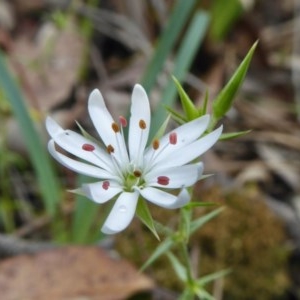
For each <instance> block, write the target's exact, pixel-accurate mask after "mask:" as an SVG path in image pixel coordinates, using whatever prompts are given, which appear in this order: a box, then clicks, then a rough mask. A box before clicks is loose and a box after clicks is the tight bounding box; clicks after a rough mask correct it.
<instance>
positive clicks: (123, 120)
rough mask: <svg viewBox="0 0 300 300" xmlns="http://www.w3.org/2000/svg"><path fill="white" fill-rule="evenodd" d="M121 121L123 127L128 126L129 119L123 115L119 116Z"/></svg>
mask: <svg viewBox="0 0 300 300" xmlns="http://www.w3.org/2000/svg"><path fill="white" fill-rule="evenodd" d="M119 121H120V124H121V126H122V127H127V120H126V119H125V118H124V117H123V116H120V117H119Z"/></svg>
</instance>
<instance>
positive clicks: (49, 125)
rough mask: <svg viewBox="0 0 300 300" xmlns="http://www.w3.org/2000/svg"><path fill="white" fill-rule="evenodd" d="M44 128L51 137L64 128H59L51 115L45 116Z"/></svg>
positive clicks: (61, 131)
mask: <svg viewBox="0 0 300 300" xmlns="http://www.w3.org/2000/svg"><path fill="white" fill-rule="evenodd" d="M45 124H46V129H47V131H48V133H49V134H50V136H51V137H53V136H56V135H57V134H60V133H63V132H64V129H63V128H61V127H60V126H59V125H58V124H57V123H56V122H55V121H54V119H52V118H51V117H49V116H48V117H47V118H46V122H45Z"/></svg>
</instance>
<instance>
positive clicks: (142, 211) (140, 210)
mask: <svg viewBox="0 0 300 300" xmlns="http://www.w3.org/2000/svg"><path fill="white" fill-rule="evenodd" d="M136 214H137V216H138V217H139V219H140V220H141V221H142V222H143V223H144V224H145V225H146V226H147V227H148V228H149V229H150V231H151V232H152V233H153V234H154V236H155V237H156V238H157V239H158V240H160V238H159V236H158V234H157V231H156V229H155V225H154V222H153V219H152V216H151V213H150V211H149V208H148V205H147V203H146V201H145V200H144V199H142V198H139V200H138V204H137V208H136Z"/></svg>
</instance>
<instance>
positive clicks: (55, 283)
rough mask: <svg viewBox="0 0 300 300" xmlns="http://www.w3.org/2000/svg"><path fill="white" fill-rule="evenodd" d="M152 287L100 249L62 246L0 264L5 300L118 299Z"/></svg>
mask: <svg viewBox="0 0 300 300" xmlns="http://www.w3.org/2000/svg"><path fill="white" fill-rule="evenodd" d="M153 286H154V284H153V282H152V281H151V280H150V279H149V278H147V277H146V276H145V275H143V274H140V273H139V272H138V271H137V270H136V269H135V268H134V267H133V266H132V265H131V264H130V263H129V262H127V261H125V260H122V259H113V258H112V257H110V256H109V255H108V254H107V253H106V252H105V251H104V250H103V249H101V248H99V247H83V246H82V247H80V246H74V247H71V246H70V247H62V248H57V249H54V250H49V251H44V252H39V253H37V254H34V255H20V256H17V257H13V258H10V259H6V260H4V261H3V262H1V263H0V291H1V297H0V298H1V299H5V300H41V299H43V300H75V299H76V300H79V299H85V300H98V299H99V300H100V299H101V300H119V299H126V298H128V297H129V296H130V295H133V294H135V293H137V292H139V291H143V290H149V289H151V288H153Z"/></svg>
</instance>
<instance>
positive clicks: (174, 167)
mask: <svg viewBox="0 0 300 300" xmlns="http://www.w3.org/2000/svg"><path fill="white" fill-rule="evenodd" d="M88 110H89V114H90V117H91V119H92V121H93V124H94V126H95V128H96V129H97V131H98V133H99V135H100V138H101V140H102V142H103V144H104V147H101V146H99V144H97V143H95V142H94V141H92V140H89V139H87V138H85V137H83V136H82V135H80V134H78V133H76V132H74V131H71V130H64V129H62V128H61V127H60V126H59V125H58V124H57V123H56V122H55V121H54V120H53V119H51V118H50V117H48V118H47V120H46V127H47V130H48V132H49V134H50V136H51V137H52V139H51V140H50V141H49V144H48V149H49V151H50V153H51V155H52V156H53V157H54V158H55V159H56V160H57V161H58V162H60V163H61V164H62V165H64V166H66V167H67V168H69V169H71V170H73V171H75V172H78V173H81V174H84V175H88V176H91V177H94V178H97V179H99V181H97V182H95V183H90V184H83V185H82V187H81V188H80V189H79V190H77V192H80V193H82V194H84V195H85V196H86V197H88V198H90V199H91V200H93V201H95V202H97V203H104V202H106V201H108V200H110V199H112V198H113V197H115V196H117V195H118V197H117V200H116V202H115V204H114V206H113V208H112V210H111V212H110V214H109V216H108V217H107V219H106V221H105V223H104V225H103V227H102V229H101V230H102V232H104V233H106V234H114V233H117V232H119V231H121V230H123V229H125V228H126V227H127V226H128V225H129V223H130V222H131V220H132V219H133V217H134V214H135V210H136V206H137V202H138V198H139V196H142V197H143V198H144V199H146V200H148V201H150V202H152V203H155V204H157V205H159V206H162V207H165V208H178V207H182V206H184V205H185V204H186V203H187V202H188V201H189V200H190V196H189V193H188V191H187V190H186V187H189V186H191V185H193V184H194V183H195V182H196V181H198V180H199V179H200V177H201V176H202V172H203V164H202V163H201V162H198V163H194V162H193V163H190V162H192V161H194V160H195V159H196V158H197V157H199V156H200V155H201V154H203V153H204V152H205V151H207V150H208V149H209V148H210V147H211V146H212V145H213V144H214V143H215V142H216V141H217V140H218V138H219V136H220V134H221V132H222V127H219V128H218V129H216V130H215V131H213V132H211V133H209V134H207V135H205V136H204V137H201V135H202V134H203V133H204V131H205V130H206V128H207V126H208V124H209V116H208V115H205V116H202V117H200V118H198V119H195V120H193V121H191V122H188V123H186V124H184V125H182V126H180V127H178V128H176V129H174V130H173V131H171V133H169V134H166V135H165V136H163V137H162V138H161V139H154V140H153V141H152V144H151V145H149V146H148V147H146V145H147V142H148V136H149V129H150V117H151V114H150V106H149V101H148V97H147V94H146V92H145V90H144V89H143V87H142V86H140V85H138V84H137V85H135V87H134V89H133V93H132V104H131V116H130V120H129V129H128V141H127V143H126V141H125V139H124V135H123V127H125V126H127V121H126V119H125V118H124V117H120V119H119V121H118V122H115V121H114V120H113V118H112V116H111V114H110V113H109V111H108V110H107V108H106V105H105V103H104V100H103V97H102V95H101V93H100V91H99V90H97V89H96V90H94V91H93V92H92V93H91V94H90V97H89V102H88ZM200 137H201V138H200ZM55 144H57V145H59V146H60V147H61V148H62V149H64V150H65V151H66V152H68V153H70V154H71V155H73V156H76V157H78V158H80V159H83V160H84V161H86V163H85V162H81V161H77V160H75V159H73V158H70V157H68V156H66V155H65V154H62V153H61V152H59V151H58V150H57V149H56V147H55ZM168 189H169V190H172V189H180V192H179V194H178V195H177V196H175V195H174V194H171V193H168V192H167V191H166V190H168Z"/></svg>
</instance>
